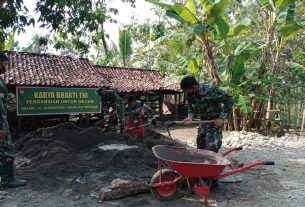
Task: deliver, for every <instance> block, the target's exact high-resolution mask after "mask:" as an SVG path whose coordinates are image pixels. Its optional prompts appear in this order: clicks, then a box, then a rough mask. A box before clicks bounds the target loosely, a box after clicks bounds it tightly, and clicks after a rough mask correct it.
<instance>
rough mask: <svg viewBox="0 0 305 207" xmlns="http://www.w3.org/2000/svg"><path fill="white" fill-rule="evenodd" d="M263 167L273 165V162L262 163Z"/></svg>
mask: <svg viewBox="0 0 305 207" xmlns="http://www.w3.org/2000/svg"><path fill="white" fill-rule="evenodd" d="M263 165H274V161H266V162H263Z"/></svg>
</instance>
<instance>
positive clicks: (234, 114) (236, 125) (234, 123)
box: [233, 105, 240, 131]
mask: <svg viewBox="0 0 305 207" xmlns="http://www.w3.org/2000/svg"><path fill="white" fill-rule="evenodd" d="M238 117H239V116H238V111H237V108H236V106H235V105H234V106H233V125H234V130H235V131H239V130H240V127H239V123H238Z"/></svg>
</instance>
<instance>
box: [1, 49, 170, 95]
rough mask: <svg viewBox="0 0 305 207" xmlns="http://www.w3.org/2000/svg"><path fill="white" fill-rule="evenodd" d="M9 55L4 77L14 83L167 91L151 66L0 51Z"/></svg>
mask: <svg viewBox="0 0 305 207" xmlns="http://www.w3.org/2000/svg"><path fill="white" fill-rule="evenodd" d="M3 53H4V54H5V55H6V56H7V57H8V58H9V65H8V68H7V70H6V72H5V81H6V82H7V84H9V85H16V86H53V87H99V86H110V87H114V88H117V89H118V91H119V92H130V91H160V90H161V91H163V90H167V91H171V90H173V89H171V88H168V87H165V79H164V77H162V76H161V75H160V74H159V73H158V72H157V71H155V70H144V69H133V68H120V67H105V66H94V65H92V64H91V63H90V62H89V60H87V59H84V58H79V59H74V58H71V57H67V56H59V55H50V54H37V53H25V52H11V51H5V52H3Z"/></svg>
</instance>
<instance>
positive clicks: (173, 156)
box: [150, 145, 274, 205]
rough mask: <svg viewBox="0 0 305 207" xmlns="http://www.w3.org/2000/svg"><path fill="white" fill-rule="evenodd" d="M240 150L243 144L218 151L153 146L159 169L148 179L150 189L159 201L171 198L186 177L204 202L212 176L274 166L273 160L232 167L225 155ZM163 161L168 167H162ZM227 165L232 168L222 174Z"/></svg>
mask: <svg viewBox="0 0 305 207" xmlns="http://www.w3.org/2000/svg"><path fill="white" fill-rule="evenodd" d="M241 149H242V147H238V148H233V149H230V150H228V151H227V152H225V153H223V154H220V153H215V152H212V151H208V150H202V149H187V148H180V147H171V146H165V145H158V146H155V147H153V148H152V150H153V153H154V154H155V156H156V157H157V158H158V172H156V173H155V174H154V176H153V177H152V179H151V183H150V189H151V192H152V193H153V195H154V196H156V197H157V198H158V199H159V200H160V201H170V200H173V199H174V198H175V197H176V195H177V193H178V191H179V190H180V188H181V183H182V181H183V180H186V181H187V185H188V188H189V190H193V191H195V194H196V195H202V196H204V197H205V199H204V201H203V202H202V203H201V205H207V204H208V195H209V193H210V188H211V184H212V179H221V178H224V177H227V176H229V175H232V174H235V173H238V172H241V171H244V170H247V169H249V168H252V167H255V166H257V165H274V162H273V161H268V162H254V163H252V164H250V165H246V166H243V167H240V168H235V167H234V166H233V165H232V164H231V162H230V161H229V160H228V159H227V158H226V157H225V156H226V155H228V154H229V153H231V152H233V151H235V150H241ZM162 162H164V163H166V164H167V165H168V166H170V167H171V169H162ZM226 166H228V167H230V168H231V171H229V172H225V173H224V172H223V170H224V169H225V167H226Z"/></svg>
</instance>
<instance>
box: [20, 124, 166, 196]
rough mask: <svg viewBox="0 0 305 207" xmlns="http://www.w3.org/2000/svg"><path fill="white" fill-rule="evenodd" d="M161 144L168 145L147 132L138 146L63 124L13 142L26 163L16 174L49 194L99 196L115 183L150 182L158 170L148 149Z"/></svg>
mask: <svg viewBox="0 0 305 207" xmlns="http://www.w3.org/2000/svg"><path fill="white" fill-rule="evenodd" d="M159 144H172V142H171V141H170V140H169V139H168V138H167V137H164V136H162V135H160V134H157V133H155V132H153V131H151V130H147V131H146V136H145V137H144V138H143V140H140V141H139V140H134V139H133V138H130V137H128V136H127V135H124V134H118V133H102V131H101V129H100V128H97V127H92V128H86V129H82V128H79V127H78V126H76V125H75V124H73V123H69V122H67V123H62V124H59V125H57V126H54V127H50V128H41V129H38V130H36V131H34V132H32V133H30V134H27V135H26V136H24V137H21V138H20V139H18V140H17V142H16V143H15V151H16V153H17V155H18V157H19V158H27V159H29V160H30V162H29V164H28V165H27V167H26V168H24V169H18V170H17V172H18V176H20V177H23V178H26V179H28V180H29V187H31V188H32V189H33V190H39V191H48V192H49V191H52V190H58V189H62V190H71V191H72V192H73V193H76V194H79V193H83V194H88V193H89V192H98V191H99V190H100V189H101V188H102V187H104V186H107V185H109V183H110V182H111V181H112V180H114V179H116V178H120V179H128V180H141V181H145V182H149V180H150V178H151V177H152V175H153V174H154V173H155V172H156V170H157V159H156V158H155V156H154V155H153V153H152V151H151V147H152V146H155V145H159ZM73 193H72V194H73Z"/></svg>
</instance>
